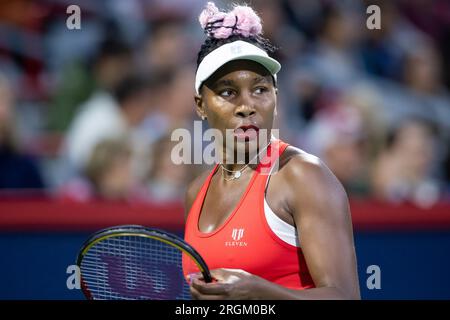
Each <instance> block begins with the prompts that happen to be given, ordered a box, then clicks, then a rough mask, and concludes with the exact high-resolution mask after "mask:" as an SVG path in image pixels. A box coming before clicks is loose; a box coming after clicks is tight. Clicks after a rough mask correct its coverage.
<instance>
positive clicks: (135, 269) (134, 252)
mask: <svg viewBox="0 0 450 320" xmlns="http://www.w3.org/2000/svg"><path fill="white" fill-rule="evenodd" d="M183 254H184V257H183V259H191V260H192V261H193V262H194V263H195V265H196V266H197V267H198V271H199V272H201V273H202V275H203V278H204V280H205V282H211V280H212V279H211V274H210V272H209V269H208V267H207V265H206V263H205V262H204V260H203V259H202V257H201V256H200V255H199V254H198V252H197V251H195V249H194V248H193V247H192V246H190V245H189V244H188V243H186V242H185V241H184V240H183V239H181V238H179V237H177V236H175V235H173V234H170V233H168V232H165V231H162V230H158V229H153V228H146V227H142V226H137V225H123V226H115V227H111V228H107V229H103V230H100V231H99V232H97V233H95V234H93V235H92V236H91V237H90V238H89V239H88V240H87V241H86V242H85V243H84V245H83V247H82V248H81V250H80V252H79V254H78V258H77V265H78V267H79V268H80V276H81V278H80V282H81V289H82V291H83V293H84V295H85V296H86V297H87V298H88V299H94V300H185V299H186V300H188V299H191V295H190V292H189V285H188V284H187V282H186V280H185V279H184V275H183V271H182V255H183Z"/></svg>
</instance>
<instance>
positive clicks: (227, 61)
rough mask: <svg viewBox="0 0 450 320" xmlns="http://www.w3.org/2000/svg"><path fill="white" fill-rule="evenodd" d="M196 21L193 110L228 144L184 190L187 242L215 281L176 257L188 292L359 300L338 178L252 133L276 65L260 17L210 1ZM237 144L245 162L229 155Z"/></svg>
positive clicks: (269, 110)
mask: <svg viewBox="0 0 450 320" xmlns="http://www.w3.org/2000/svg"><path fill="white" fill-rule="evenodd" d="M199 20H200V23H201V25H202V27H203V29H204V30H205V32H206V34H207V39H206V40H205V42H204V44H203V45H202V47H201V50H200V52H199V54H198V69H197V72H196V79H195V89H196V93H197V94H196V96H195V102H196V111H197V113H198V115H199V116H200V117H201V118H202V119H203V120H205V121H208V124H209V126H210V127H211V128H215V129H217V130H219V131H220V132H221V133H222V134H223V136H224V137H226V136H227V135H228V136H229V135H230V134H231V135H232V138H233V139H231V140H232V141H233V144H231V145H230V144H228V145H227V143H226V140H227V139H224V145H223V153H224V154H223V161H222V162H220V163H218V164H216V165H215V167H214V169H213V170H212V171H211V172H205V173H204V174H203V175H201V176H199V177H198V178H197V179H195V180H194V181H193V182H192V183H191V184H190V186H189V187H188V190H187V195H186V213H187V218H186V229H185V239H186V241H187V242H188V243H190V244H191V245H192V246H193V247H194V248H196V249H197V251H198V252H199V253H200V254H201V255H202V256H203V258H204V260H205V261H206V263H207V264H208V266H209V268H210V269H211V274H212V276H213V277H214V279H215V280H216V281H213V282H211V283H206V282H205V281H203V279H202V278H201V277H200V276H199V274H197V273H196V270H197V269H196V268H195V266H194V265H192V264H191V263H189V261H188V259H184V260H183V270H184V273H185V275H186V277H187V279H188V281H189V282H190V283H191V285H190V290H191V294H192V296H193V298H195V299H359V298H360V292H359V284H358V275H357V268H356V256H355V249H354V243H353V231H352V223H351V217H350V212H349V207H348V199H347V196H346V194H345V191H344V190H343V188H342V186H341V184H340V183H339V182H338V180H337V179H336V178H335V176H334V175H333V173H331V172H330V170H329V169H328V168H327V167H326V166H325V165H324V164H323V163H322V162H321V161H320V160H319V159H318V158H317V157H315V156H313V155H310V154H308V153H306V152H304V151H302V150H300V149H298V148H295V147H293V146H290V145H288V144H286V143H284V142H283V141H280V140H278V139H275V138H273V137H272V135H271V134H268V135H267V137H264V135H261V134H260V132H263V129H265V130H267V131H268V132H269V133H270V132H272V130H273V128H272V126H273V122H274V118H275V117H276V108H277V78H276V74H277V72H278V71H279V70H280V68H281V66H280V64H279V63H278V62H277V61H276V60H275V59H273V58H271V57H270V56H269V53H272V52H273V50H274V48H273V46H272V45H270V43H269V42H268V41H267V40H265V39H264V38H263V37H262V26H261V21H260V18H259V17H258V16H257V14H256V13H255V12H254V11H253V10H252V9H251V8H250V7H247V6H235V7H234V9H233V10H232V11H230V12H227V13H225V12H221V11H219V10H218V9H217V7H216V6H215V5H214V3H211V2H210V3H208V4H207V7H206V9H205V10H204V11H203V12H202V13H201V15H200V17H199ZM261 139H266V140H265V141H263V140H261ZM255 141H257V142H258V143H252V142H255ZM252 145H257V146H259V147H256V148H255V147H251V146H252ZM261 146H262V147H261ZM238 150H244V151H243V152H245V157H244V159H245V161H244V163H238V162H236V161H229V159H230V158H232V159H236V154H237V153H238ZM255 156H256V158H257V159H259V160H258V161H256V163H254V162H255V161H251V160H254V159H255Z"/></svg>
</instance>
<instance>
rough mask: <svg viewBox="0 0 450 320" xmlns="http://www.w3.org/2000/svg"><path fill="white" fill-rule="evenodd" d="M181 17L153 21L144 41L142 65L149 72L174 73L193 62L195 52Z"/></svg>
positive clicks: (165, 17) (167, 17) (190, 36)
mask: <svg viewBox="0 0 450 320" xmlns="http://www.w3.org/2000/svg"><path fill="white" fill-rule="evenodd" d="M182 18H183V16H177V15H175V16H164V17H162V18H159V19H158V20H155V21H153V23H151V25H150V30H149V32H148V34H147V36H146V38H145V39H144V41H143V42H144V48H143V52H142V53H143V65H144V68H145V69H146V70H148V71H149V72H158V73H161V72H175V70H176V69H177V67H178V66H180V65H182V64H184V63H187V62H193V61H194V59H195V53H196V50H195V49H194V47H193V41H192V40H193V38H192V35H191V34H190V33H189V31H188V30H187V28H186V23H185V22H184V20H182Z"/></svg>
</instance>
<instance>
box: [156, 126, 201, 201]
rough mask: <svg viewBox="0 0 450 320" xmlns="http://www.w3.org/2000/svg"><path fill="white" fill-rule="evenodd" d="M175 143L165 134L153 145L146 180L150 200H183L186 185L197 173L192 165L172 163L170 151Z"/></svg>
mask: <svg viewBox="0 0 450 320" xmlns="http://www.w3.org/2000/svg"><path fill="white" fill-rule="evenodd" d="M175 144H176V142H172V141H171V140H170V135H167V136H164V137H161V139H159V140H158V141H157V142H156V143H155V144H154V145H153V149H154V150H155V152H154V153H153V159H152V167H151V170H150V175H149V178H148V182H147V189H148V196H149V199H150V200H152V201H155V202H171V201H183V199H184V192H185V191H186V190H185V188H186V185H187V184H188V183H189V182H190V181H192V179H193V178H194V177H195V175H196V174H198V173H199V172H196V170H197V169H198V168H197V167H195V166H193V165H186V164H182V165H176V164H174V162H173V161H172V157H171V153H172V148H173V146H174V145H175Z"/></svg>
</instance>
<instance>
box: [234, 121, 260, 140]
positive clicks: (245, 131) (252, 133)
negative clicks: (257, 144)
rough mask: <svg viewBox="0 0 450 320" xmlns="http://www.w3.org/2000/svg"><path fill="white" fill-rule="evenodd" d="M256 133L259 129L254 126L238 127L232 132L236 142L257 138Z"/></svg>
mask: <svg viewBox="0 0 450 320" xmlns="http://www.w3.org/2000/svg"><path fill="white" fill-rule="evenodd" d="M258 131H259V128H258V127H257V126H254V125H249V126H240V127H239V128H237V129H235V130H234V136H235V137H236V138H237V139H238V140H242V141H250V140H254V139H256V138H257V137H258Z"/></svg>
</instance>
